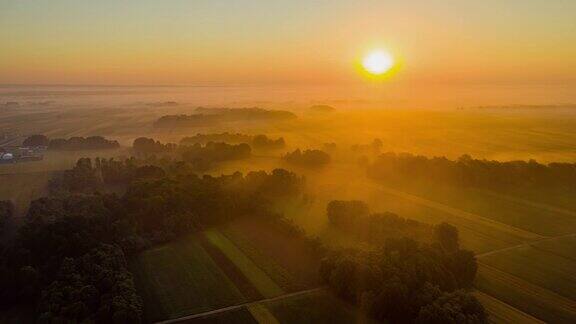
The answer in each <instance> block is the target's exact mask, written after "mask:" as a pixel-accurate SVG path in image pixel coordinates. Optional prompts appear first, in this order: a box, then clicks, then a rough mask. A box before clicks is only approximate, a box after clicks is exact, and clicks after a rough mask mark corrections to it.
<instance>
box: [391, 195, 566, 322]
mask: <svg viewBox="0 0 576 324" xmlns="http://www.w3.org/2000/svg"><path fill="white" fill-rule="evenodd" d="M429 189H432V188H429ZM434 189H435V188H434ZM456 191H458V190H453V191H449V192H448V191H442V190H441V189H439V190H428V191H427V193H426V194H425V195H424V194H423V195H422V196H418V195H412V194H408V193H405V192H402V191H396V190H392V191H391V190H388V192H390V193H391V194H395V195H396V196H398V197H406V198H407V199H411V200H412V201H413V202H414V203H416V204H418V205H424V206H428V207H431V208H434V209H436V210H443V211H445V212H446V213H449V214H454V215H457V213H456V212H455V211H461V212H463V213H464V214H463V216H464V217H461V222H463V223H460V222H455V221H454V220H455V219H452V220H450V219H447V221H448V222H451V223H453V224H455V225H456V226H458V227H459V228H460V233H461V237H462V242H463V245H464V246H468V248H471V249H472V250H475V251H476V252H478V253H480V258H479V261H480V265H481V267H480V271H479V275H478V280H477V287H478V288H479V289H480V290H481V291H482V292H484V293H487V294H488V295H491V296H493V297H495V298H497V299H498V300H499V301H501V302H505V303H508V304H510V305H511V306H513V307H515V308H517V309H519V310H520V311H523V312H525V313H527V314H529V315H531V316H534V317H536V318H538V319H542V320H545V321H549V322H566V323H567V322H570V321H573V320H574V318H576V281H574V278H573V273H574V269H576V262H575V261H574V260H575V259H574V253H576V252H574V251H575V250H574V244H575V241H574V235H572V234H567V233H574V232H576V230H575V228H574V225H573V223H574V220H575V219H576V218H575V217H574V216H572V215H570V211H568V210H565V209H563V208H561V207H556V206H552V205H549V204H545V203H530V202H527V201H524V200H523V199H519V198H515V197H508V196H501V195H498V194H493V193H486V192H484V191H479V190H460V191H459V192H458V193H456ZM414 197H416V198H414ZM423 197H426V198H423ZM449 197H450V198H449ZM444 206H448V207H444ZM452 206H456V207H452ZM474 216H477V217H478V218H477V219H475V218H474ZM486 219H488V220H490V221H493V222H494V223H493V224H494V225H491V226H492V227H494V229H495V230H500V229H499V228H497V225H498V224H501V225H502V228H501V229H502V232H505V233H507V234H508V235H513V234H514V232H515V231H516V232H517V233H518V234H519V237H518V239H519V240H520V241H523V242H521V243H518V239H517V240H516V243H514V242H513V241H510V242H509V244H508V247H500V248H495V247H492V248H488V249H482V248H480V249H474V248H473V247H472V246H473V245H471V244H467V240H468V239H469V238H468V236H469V235H470V234H471V233H469V232H467V231H466V230H463V229H466V228H469V227H468V226H470V225H471V224H474V223H475V222H477V221H478V220H481V223H483V224H486V225H490V221H486ZM466 223H468V225H467V224H466ZM518 224H524V225H526V226H523V227H516V225H518ZM471 229H472V230H473V232H478V230H480V231H481V228H479V227H478V224H476V225H475V226H472V227H471ZM530 230H533V231H530ZM540 234H548V235H550V238H549V237H547V236H543V235H540ZM473 235H476V234H473ZM524 242H534V243H532V244H527V243H524ZM482 251H484V253H483V252H482ZM490 251H492V252H490ZM484 299H485V301H486V302H487V303H489V305H491V307H494V304H493V303H492V304H490V301H489V300H487V299H486V298H484ZM498 316H505V314H502V315H495V318H498Z"/></svg>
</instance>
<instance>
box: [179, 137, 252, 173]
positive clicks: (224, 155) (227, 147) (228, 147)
mask: <svg viewBox="0 0 576 324" xmlns="http://www.w3.org/2000/svg"><path fill="white" fill-rule="evenodd" d="M251 152H252V149H251V148H250V145H248V144H245V143H242V144H227V143H215V142H209V143H207V144H206V145H201V144H194V145H190V146H183V147H181V148H180V154H181V156H182V159H183V160H184V161H186V162H189V163H191V164H192V165H193V167H194V169H196V170H198V171H206V170H208V169H210V168H211V167H212V165H213V164H214V163H218V162H223V161H230V160H240V159H245V158H248V157H250V155H251Z"/></svg>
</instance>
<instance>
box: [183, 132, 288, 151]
mask: <svg viewBox="0 0 576 324" xmlns="http://www.w3.org/2000/svg"><path fill="white" fill-rule="evenodd" d="M210 142H219V143H227V144H242V143H245V144H249V145H250V146H252V147H253V148H256V149H263V150H272V149H280V148H283V147H284V146H286V142H285V141H284V138H282V137H279V138H277V139H272V138H270V137H268V136H266V135H263V134H261V135H255V136H251V135H246V134H240V133H235V134H232V133H227V132H225V133H216V134H196V135H194V136H189V137H184V138H183V139H182V140H180V145H195V144H207V143H210Z"/></svg>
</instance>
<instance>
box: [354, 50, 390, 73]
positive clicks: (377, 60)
mask: <svg viewBox="0 0 576 324" xmlns="http://www.w3.org/2000/svg"><path fill="white" fill-rule="evenodd" d="M362 66H363V67H364V69H365V70H366V71H368V72H369V73H371V74H374V75H381V74H384V73H386V72H388V71H390V69H392V67H393V66H394V58H393V57H392V55H390V53H388V52H386V51H384V50H374V51H372V52H370V53H368V55H366V56H365V57H364V59H363V60H362Z"/></svg>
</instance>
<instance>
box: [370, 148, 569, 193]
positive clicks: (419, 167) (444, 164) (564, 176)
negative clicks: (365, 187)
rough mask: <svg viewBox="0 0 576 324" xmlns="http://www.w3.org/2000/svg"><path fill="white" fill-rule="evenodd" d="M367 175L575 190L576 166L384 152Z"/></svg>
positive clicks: (481, 185)
mask: <svg viewBox="0 0 576 324" xmlns="http://www.w3.org/2000/svg"><path fill="white" fill-rule="evenodd" d="M368 175H369V176H370V177H372V178H374V179H377V180H381V181H406V180H426V181H433V182H438V183H447V184H452V185H458V186H472V187H479V188H486V189H491V190H496V191H502V190H512V189H517V188H557V189H562V190H575V189H576V163H559V162H555V163H549V164H542V163H538V162H536V161H535V160H529V161H506V162H500V161H495V160H485V159H474V158H472V157H471V156H470V155H463V156H461V157H460V158H458V159H456V160H450V159H448V158H446V157H432V158H429V157H426V156H422V155H413V154H408V153H403V154H395V153H385V154H382V155H380V156H379V157H378V158H377V159H376V161H374V163H372V164H371V165H369V167H368Z"/></svg>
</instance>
